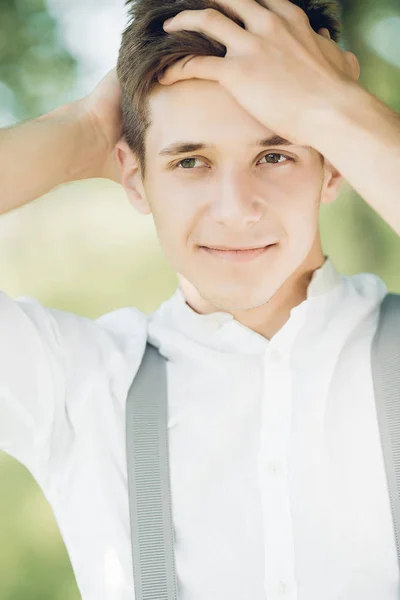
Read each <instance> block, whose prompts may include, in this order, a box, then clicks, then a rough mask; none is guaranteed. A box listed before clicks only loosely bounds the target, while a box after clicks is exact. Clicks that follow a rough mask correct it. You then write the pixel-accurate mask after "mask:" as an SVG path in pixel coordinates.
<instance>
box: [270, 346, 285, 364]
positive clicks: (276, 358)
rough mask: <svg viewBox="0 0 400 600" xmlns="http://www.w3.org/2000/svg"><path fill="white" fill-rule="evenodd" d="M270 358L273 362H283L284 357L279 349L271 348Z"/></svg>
mask: <svg viewBox="0 0 400 600" xmlns="http://www.w3.org/2000/svg"><path fill="white" fill-rule="evenodd" d="M270 358H271V360H272V361H273V362H280V361H281V360H282V355H281V353H280V351H279V350H278V349H277V348H271V352H270Z"/></svg>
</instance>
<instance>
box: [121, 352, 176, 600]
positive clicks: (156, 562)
mask: <svg viewBox="0 0 400 600" xmlns="http://www.w3.org/2000/svg"><path fill="white" fill-rule="evenodd" d="M167 415H168V413H167V377H166V362H165V359H164V358H163V357H162V356H161V354H160V353H159V352H158V350H157V348H155V347H154V346H152V345H151V344H149V343H147V344H146V350H145V353H144V356H143V359H142V362H141V365H140V367H139V371H138V373H137V374H136V376H135V378H134V380H133V383H132V385H131V389H130V390H129V394H128V399H127V406H126V450H127V464H128V492H129V504H130V518H131V540H132V558H133V577H134V583H135V596H134V598H135V600H177V598H178V593H177V581H176V573H175V553H174V528H173V521H172V506H171V487H170V480H169V451H168V436H167V433H168V429H167V425H168V419H167Z"/></svg>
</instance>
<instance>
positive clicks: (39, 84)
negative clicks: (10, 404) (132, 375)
mask: <svg viewBox="0 0 400 600" xmlns="http://www.w3.org/2000/svg"><path fill="white" fill-rule="evenodd" d="M104 1H105V0H104ZM109 1H110V2H112V1H113V0H109ZM60 2H66V3H67V2H68V0H60ZM396 11H397V14H398V15H399V16H400V7H399V2H398V0H380V2H379V3H377V2H376V1H375V0H374V1H372V0H343V15H344V25H345V30H344V36H343V43H342V44H343V45H344V47H345V48H346V49H348V50H351V51H352V52H354V53H355V54H356V55H357V57H358V58H359V61H360V64H361V78H360V83H361V84H362V85H363V86H364V87H365V88H367V89H368V90H369V91H370V92H371V93H373V94H374V95H376V96H377V97H379V98H380V99H381V100H382V101H384V102H386V103H387V104H388V105H389V106H391V107H392V108H393V109H395V110H397V111H398V112H400V70H399V68H398V67H396V66H395V63H394V62H393V63H391V62H390V61H386V60H383V59H382V58H381V57H380V56H378V55H377V54H376V53H375V52H374V50H373V49H372V46H371V45H370V44H369V43H368V36H367V35H366V33H365V32H366V31H369V30H370V29H368V28H371V27H373V25H374V23H376V22H377V21H378V20H379V19H380V18H381V16H382V15H385V14H395V13H396ZM398 35H399V36H400V31H399V32H398ZM61 39H62V36H61V35H60V32H59V28H58V24H57V22H56V21H55V20H54V19H53V18H52V17H51V16H50V14H49V13H48V11H47V9H46V3H45V1H44V0H0V113H1V111H2V110H3V111H6V110H10V109H12V112H13V114H14V115H15V117H16V120H23V119H27V118H33V117H36V116H37V115H38V114H42V113H43V112H46V111H48V110H51V109H52V108H53V107H55V106H56V105H58V104H59V103H62V102H63V100H62V99H63V97H65V92H66V91H67V90H69V89H70V88H71V87H73V84H74V82H75V78H76V67H77V65H76V61H75V59H74V58H73V57H71V56H70V55H69V54H68V52H67V51H66V50H65V48H64V47H63V45H62V42H61ZM6 86H7V87H6ZM320 224H321V233H322V241H323V247H324V250H325V254H328V255H329V256H331V258H332V260H333V262H334V264H335V265H336V266H337V268H338V269H339V270H340V271H341V272H343V273H346V274H354V273H360V272H373V273H376V274H378V275H379V276H381V277H382V279H384V281H385V282H386V284H387V285H388V287H389V289H390V290H391V291H396V292H398V293H400V269H399V264H400V262H399V257H400V239H399V237H398V236H397V235H396V234H395V233H394V232H393V230H392V229H391V228H390V227H389V226H388V225H387V224H386V223H385V222H384V221H383V220H382V219H381V218H380V217H379V216H378V215H377V214H376V213H375V211H374V210H373V209H371V208H370V207H369V206H368V205H367V204H366V203H365V201H364V200H363V199H361V198H360V197H359V196H358V195H357V194H356V193H355V192H354V190H352V189H351V188H350V186H349V185H348V184H347V183H345V184H344V185H343V190H342V193H341V194H340V197H339V198H338V200H337V201H336V202H335V203H333V204H331V205H326V206H322V207H321V213H320ZM176 284H177V279H176V275H175V273H174V271H173V270H172V267H171V265H169V264H168V262H167V260H166V258H165V256H164V255H163V253H162V252H161V249H160V247H159V245H158V240H157V236H156V232H155V229H154V226H153V221H152V218H151V216H146V217H144V216H139V215H138V214H137V213H136V212H135V211H134V210H133V209H132V208H131V207H130V206H129V204H128V202H127V200H126V198H125V193H124V192H123V190H122V188H121V187H120V186H117V185H116V184H114V183H112V182H107V181H105V180H91V181H86V182H79V183H72V184H68V185H66V186H63V187H61V188H58V189H56V190H54V191H52V192H50V193H49V194H47V195H46V196H45V197H43V198H39V199H37V200H36V201H35V202H32V203H30V204H29V205H27V206H25V207H22V208H21V209H19V210H17V211H13V212H12V213H9V214H6V215H3V216H2V217H0V289H2V290H4V291H5V292H6V293H8V294H9V295H11V296H13V297H16V296H21V295H24V296H33V297H35V298H37V299H38V300H39V301H41V302H42V303H43V304H44V305H47V306H53V307H55V308H59V309H62V310H66V311H71V312H75V313H78V314H82V315H85V316H88V317H91V318H96V317H97V316H99V315H100V314H102V313H104V312H108V311H110V310H113V309H116V308H119V307H121V306H128V305H133V306H136V307H137V308H139V309H140V310H142V311H144V312H147V313H149V312H151V311H153V310H155V309H156V308H157V306H159V304H160V303H161V302H162V301H163V300H165V299H166V298H168V297H169V296H170V295H171V294H172V293H173V291H174V289H175V287H176ZM0 486H1V490H2V493H1V495H0V514H1V515H2V522H1V527H0V548H1V550H0V598H1V599H2V600H50V599H51V600H77V599H78V598H79V597H80V596H79V592H78V589H77V586H76V583H75V578H74V574H73V572H72V568H71V564H70V561H69V558H68V555H67V552H66V549H65V545H64V543H63V540H62V538H61V536H60V533H59V530H58V527H57V524H56V521H55V519H54V515H53V512H52V510H51V507H50V506H49V504H48V502H47V500H46V499H45V497H44V496H43V494H42V492H41V491H40V489H39V488H38V486H37V484H36V482H35V481H34V480H33V478H32V476H31V475H30V473H29V472H28V471H27V470H26V468H25V467H23V466H22V465H20V464H19V463H17V462H16V461H15V460H13V459H12V458H10V457H8V456H6V455H5V454H1V453H0Z"/></svg>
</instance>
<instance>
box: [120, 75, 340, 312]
mask: <svg viewBox="0 0 400 600" xmlns="http://www.w3.org/2000/svg"><path fill="white" fill-rule="evenodd" d="M294 101H295V100H294ZM150 110H151V118H152V124H151V126H150V128H149V129H148V131H147V134H146V169H147V172H146V180H145V181H144V182H143V187H142V186H141V185H140V186H139V187H140V188H141V191H140V193H141V195H142V199H141V200H140V202H139V200H138V196H137V195H135V196H134V197H135V200H133V203H134V204H135V205H136V206H137V207H139V206H140V208H138V209H139V210H140V211H141V212H152V214H153V218H154V222H155V226H156V229H157V232H158V237H159V240H160V244H161V247H162V249H163V251H164V253H165V255H166V257H167V258H168V259H169V261H170V263H171V265H172V266H173V268H174V269H175V271H176V272H177V273H178V275H179V277H180V280H181V281H182V280H186V281H188V282H190V284H191V286H194V288H195V289H196V290H197V292H198V293H199V294H200V296H201V297H202V298H203V299H204V300H205V301H206V302H208V303H211V304H212V305H213V306H214V307H217V308H219V309H221V310H227V311H228V310H241V309H243V310H247V309H249V308H255V307H258V306H261V305H263V304H265V303H266V302H268V300H269V299H270V298H271V297H272V296H273V295H274V294H275V293H276V292H277V290H278V289H279V288H280V287H281V286H282V284H283V283H284V282H285V281H286V280H287V279H288V278H289V277H290V276H291V275H292V274H293V273H294V272H295V271H296V270H297V269H299V267H300V266H301V264H302V263H304V261H306V259H307V257H309V256H311V255H310V253H312V251H313V248H314V247H315V242H316V238H317V235H318V233H319V232H318V218H319V205H320V202H321V193H322V192H323V188H324V187H327V188H329V185H330V186H331V187H332V183H331V184H329V179H330V178H329V177H328V175H331V172H327V171H326V168H325V166H324V164H323V163H322V162H321V158H320V155H319V154H318V152H317V151H316V150H315V149H312V148H310V147H306V146H295V145H289V146H279V145H270V146H266V147H261V146H253V144H255V142H256V141H258V140H261V139H264V138H270V137H271V136H272V135H273V134H274V132H273V131H271V130H269V129H268V128H266V127H265V126H264V125H262V124H261V123H260V122H258V121H256V120H255V119H254V118H253V117H252V116H251V115H249V114H248V113H247V112H246V111H245V110H244V109H242V107H241V106H240V105H239V104H238V103H237V102H236V101H235V100H234V98H233V97H232V96H231V95H230V94H229V93H228V92H227V91H226V90H225V89H224V88H223V87H222V86H220V85H219V84H218V83H216V82H212V81H203V80H187V81H180V82H177V83H175V84H173V85H172V86H161V85H158V84H157V86H156V87H155V88H154V90H153V91H152V93H151V96H150ZM299 118H301V115H299ZM184 141H185V142H193V143H204V144H205V145H206V146H209V145H213V146H215V148H208V147H206V148H204V149H201V150H196V151H190V152H185V153H183V154H182V153H181V154H179V155H175V156H171V155H163V154H160V152H161V151H162V150H163V149H165V148H166V147H167V146H170V145H171V144H173V143H176V142H184ZM325 184H327V185H326V186H325ZM123 185H124V187H125V189H126V191H127V193H128V196H131V197H132V195H131V194H130V191H131V189H130V186H131V185H132V184H129V183H128V179H127V178H126V179H125V180H123ZM335 185H336V190H332V189H331V190H330V191H329V189H327V193H326V199H325V201H326V202H327V201H332V199H334V196H335V197H336V195H337V191H338V190H337V184H335ZM136 189H137V188H136ZM322 201H324V200H323V199H322ZM267 244H274V245H273V246H272V247H271V248H269V249H268V250H267V251H266V252H264V253H263V254H261V255H259V256H258V257H256V258H253V259H252V260H247V261H240V262H239V261H228V260H225V259H224V258H223V256H222V255H219V254H213V253H209V252H207V251H206V250H204V249H203V248H201V246H207V247H215V246H226V247H236V248H237V247H239V248H240V247H245V248H248V247H260V246H265V245H267ZM314 260H315V254H314Z"/></svg>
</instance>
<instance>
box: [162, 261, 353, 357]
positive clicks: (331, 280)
mask: <svg viewBox="0 0 400 600" xmlns="http://www.w3.org/2000/svg"><path fill="white" fill-rule="evenodd" d="M342 278H343V276H342V275H341V274H340V273H339V272H338V271H337V269H336V268H335V266H334V264H333V263H332V261H331V259H330V258H329V257H328V256H325V262H324V264H323V265H322V266H321V267H320V268H318V269H316V270H315V271H314V273H313V275H312V278H311V281H310V283H309V285H308V287H307V298H306V300H304V301H303V302H301V303H300V304H299V305H297V306H295V307H294V308H292V310H291V311H290V317H289V320H288V321H287V322H286V323H285V325H284V326H283V327H282V328H281V329H280V330H279V331H278V332H277V333H276V334H275V335H274V337H273V338H272V339H271V340H270V341H269V340H267V339H266V338H264V337H263V336H261V335H260V334H258V333H256V332H255V331H253V330H251V329H249V328H248V327H245V326H244V325H242V324H241V323H239V322H238V321H236V320H235V319H234V317H233V316H232V315H231V314H229V313H226V312H221V311H215V312H213V313H210V314H206V315H203V314H199V313H197V312H196V311H194V310H193V309H192V308H191V307H190V306H189V305H188V304H187V303H186V300H185V297H184V295H183V292H182V290H181V288H180V287H178V288H177V289H176V291H175V293H174V294H173V295H172V296H171V297H170V298H169V299H168V300H166V301H165V302H164V303H163V304H161V306H160V307H159V308H158V309H157V310H156V311H155V312H154V313H153V314H152V315H151V317H150V319H151V320H152V321H153V322H154V321H157V324H158V325H161V324H162V326H163V327H167V328H168V329H172V330H174V331H175V332H177V333H181V334H183V335H184V336H185V337H186V338H191V339H193V340H194V341H197V342H200V343H201V344H203V345H206V346H208V347H211V348H213V349H215V350H222V351H225V352H232V351H238V350H240V352H241V353H249V354H253V353H258V352H260V351H262V350H265V348H266V346H268V345H269V344H270V343H271V344H273V345H274V347H275V348H276V349H277V350H280V351H281V352H282V353H283V354H285V353H288V352H289V350H290V347H291V344H292V342H293V340H294V337H295V336H296V334H297V332H298V331H299V329H300V328H301V326H302V324H303V322H304V320H305V317H306V312H307V308H308V307H309V306H310V304H311V303H312V304H313V310H315V309H316V308H317V305H318V304H319V305H321V306H322V305H323V306H325V302H324V300H325V299H326V298H327V297H328V295H329V293H330V292H332V291H333V290H335V289H336V288H337V287H338V285H339V283H340V282H341V280H342ZM161 322H162V323H161Z"/></svg>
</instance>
